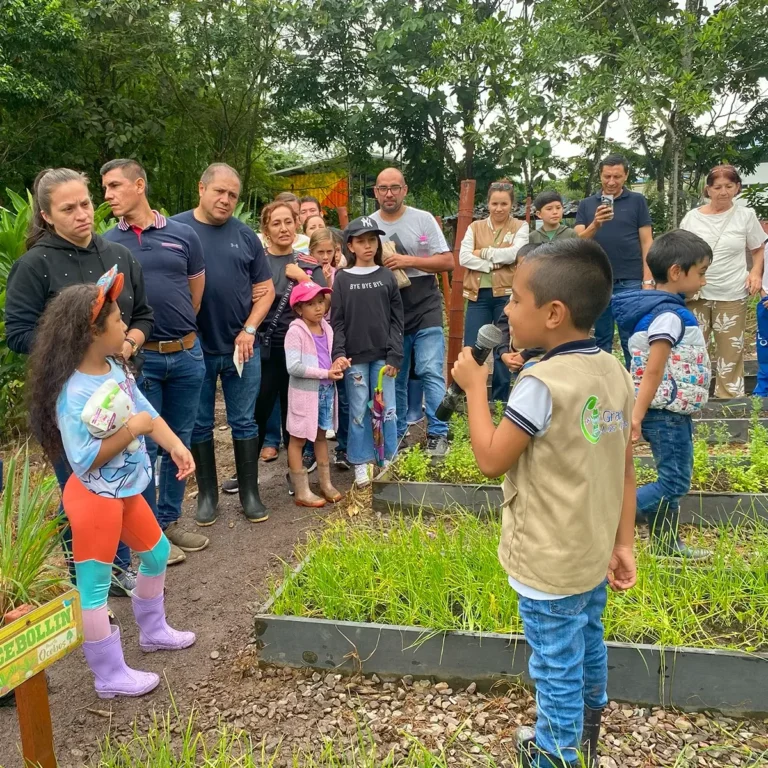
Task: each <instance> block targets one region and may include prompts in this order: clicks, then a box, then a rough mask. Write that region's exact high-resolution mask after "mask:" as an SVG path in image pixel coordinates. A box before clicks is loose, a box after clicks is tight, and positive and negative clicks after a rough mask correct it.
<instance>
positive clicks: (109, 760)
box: [90, 713, 768, 768]
mask: <svg viewBox="0 0 768 768" xmlns="http://www.w3.org/2000/svg"><path fill="white" fill-rule="evenodd" d="M460 730H462V729H460ZM174 731H175V733H174ZM457 734H458V731H457ZM401 735H402V737H403V738H405V739H406V740H407V743H408V747H407V749H406V750H405V752H404V754H402V755H400V756H397V755H396V754H395V753H394V751H386V750H385V749H383V748H381V747H380V746H378V745H377V744H376V741H375V738H374V736H373V734H372V733H371V732H370V731H369V730H367V729H366V728H364V727H363V726H360V728H359V730H358V732H357V734H356V735H354V736H352V737H351V738H350V737H347V738H342V737H341V736H336V737H335V738H325V739H324V740H323V741H322V742H320V740H319V739H318V742H319V743H318V745H317V746H316V747H315V748H314V749H312V750H290V749H286V748H283V747H281V746H278V747H277V748H275V749H273V750H268V749H267V748H266V747H265V739H262V740H256V739H254V738H252V737H251V736H250V735H249V734H248V733H246V732H245V731H239V730H237V729H234V728H231V727H228V726H225V725H222V726H221V728H220V729H219V731H218V732H217V733H213V734H211V733H207V734H203V733H200V732H199V731H197V728H196V717H195V714H194V713H193V714H192V715H190V716H189V717H188V718H186V719H184V718H181V717H180V716H179V715H178V714H176V713H174V715H173V716H171V715H170V714H168V715H166V716H165V717H162V718H157V717H156V718H155V722H154V724H153V725H152V726H151V727H150V728H149V730H148V732H147V734H146V735H144V734H139V733H138V732H137V733H134V735H133V736H132V738H130V739H129V740H128V741H127V742H125V743H122V744H119V743H117V742H114V741H110V740H109V739H107V740H105V741H104V743H103V744H102V745H101V750H100V755H99V757H98V758H96V759H95V760H94V761H92V762H91V763H90V765H91V766H93V767H94V768H96V767H98V768H198V767H199V768H273V766H285V765H289V766H291V767H292V768H448V766H455V765H461V766H483V768H501V766H505V768H519V764H518V762H517V760H516V757H515V755H514V754H512V753H511V751H510V753H509V754H507V755H505V756H504V757H502V758H499V759H495V758H494V757H493V756H492V755H490V754H489V753H488V752H487V750H486V749H484V748H482V747H481V748H480V749H477V747H475V749H476V752H475V753H473V752H472V751H471V750H472V748H473V747H474V744H473V743H472V741H471V740H469V741H467V742H464V743H461V742H459V741H458V740H456V738H451V739H448V741H447V742H446V744H445V746H444V747H442V749H436V748H432V749H430V748H429V747H428V746H427V745H425V744H424V743H423V742H421V741H419V740H418V739H416V738H415V737H413V736H411V735H410V734H408V733H407V732H406V731H402V732H401ZM723 736H724V737H725V742H726V743H723V744H712V745H709V746H704V747H694V746H687V747H685V748H684V749H682V750H681V751H680V752H679V754H677V755H673V756H671V757H670V758H669V762H667V763H665V765H668V766H670V768H690V766H691V765H695V764H696V763H695V762H692V761H695V760H696V758H697V757H698V756H701V757H703V758H706V759H709V760H711V759H713V758H711V757H709V754H710V753H719V754H721V753H722V751H723V750H727V751H728V752H729V753H733V754H736V753H738V755H739V758H740V762H739V765H741V766H744V768H757V766H763V765H765V764H766V763H765V760H766V759H768V753H766V752H765V751H763V750H759V749H758V750H753V749H751V748H749V747H744V746H743V745H740V744H738V743H728V742H731V741H732V738H730V737H729V736H730V735H729V734H725V733H724V734H723Z"/></svg>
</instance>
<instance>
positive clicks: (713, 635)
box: [273, 512, 768, 651]
mask: <svg viewBox="0 0 768 768" xmlns="http://www.w3.org/2000/svg"><path fill="white" fill-rule="evenodd" d="M500 531H501V525H500V522H499V521H498V520H486V521H480V520H478V519H477V518H476V517H475V516H474V515H471V514H467V513H461V512H459V513H456V514H455V515H453V516H451V517H450V518H440V519H437V520H434V521H428V520H424V519H415V520H406V519H404V518H396V519H394V520H392V521H390V522H389V523H387V524H382V525H380V526H379V527H360V526H350V525H349V524H347V523H345V522H344V521H339V522H338V523H337V524H334V525H331V526H330V527H328V528H327V529H326V530H325V531H323V532H322V533H320V534H312V535H311V536H310V539H309V541H308V543H307V544H306V545H305V546H302V547H300V548H299V550H298V552H297V555H298V557H300V558H302V559H303V558H305V557H306V558H308V560H307V562H305V563H304V566H303V568H302V569H301V571H300V572H299V573H298V574H297V575H293V574H292V572H291V570H290V569H289V568H288V567H287V566H286V568H285V572H284V579H285V582H284V588H283V591H282V592H281V594H280V596H279V597H278V598H277V600H276V602H275V604H274V607H273V610H274V613H276V614H278V615H294V616H310V617H324V618H328V619H335V620H338V621H365V622H380V623H384V624H393V625H406V626H417V627H423V628H424V629H425V631H443V630H452V629H460V630H469V631H474V632H500V633H505V634H506V633H509V632H515V633H519V632H520V631H521V625H520V620H519V618H518V615H517V611H516V604H517V596H516V593H515V592H514V590H512V589H510V587H509V584H508V583H507V576H506V574H505V573H504V571H503V569H502V568H501V567H500V566H499V562H498V555H497V552H496V549H497V545H498V541H499V536H500ZM690 538H691V539H692V540H693V541H695V542H696V543H697V545H699V544H702V543H705V544H706V545H707V546H708V547H709V548H710V549H712V550H713V557H712V560H711V561H710V562H709V563H708V564H707V565H706V567H699V566H697V565H695V564H693V563H686V562H684V563H682V564H681V563H679V562H670V561H667V560H663V559H658V558H656V557H654V555H653V554H652V553H651V551H650V550H649V549H648V545H647V542H638V544H637V566H638V567H637V575H638V582H637V585H636V586H635V587H634V588H633V589H631V590H629V591H628V592H624V593H615V592H609V595H608V607H607V609H606V612H605V615H604V623H605V630H606V638H607V639H609V640H616V641H620V642H634V643H656V644H660V645H665V646H692V647H698V648H716V647H723V646H725V647H729V648H739V649H742V650H749V651H755V650H761V649H765V648H767V647H768V602H766V600H765V583H766V579H768V528H766V527H757V528H750V529H744V530H734V529H732V528H724V529H721V530H717V531H715V532H714V533H704V532H701V531H699V532H693V533H692V534H691V535H690Z"/></svg>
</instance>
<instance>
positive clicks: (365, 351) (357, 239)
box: [331, 216, 403, 488]
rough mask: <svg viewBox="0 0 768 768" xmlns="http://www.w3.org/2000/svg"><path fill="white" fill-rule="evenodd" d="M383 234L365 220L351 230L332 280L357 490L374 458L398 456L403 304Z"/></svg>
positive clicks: (335, 354)
mask: <svg viewBox="0 0 768 768" xmlns="http://www.w3.org/2000/svg"><path fill="white" fill-rule="evenodd" d="M383 234H384V233H383V232H382V231H381V230H380V229H379V228H378V227H377V226H376V222H375V221H374V220H373V219H371V218H369V217H368V216H361V217H360V218H357V219H355V220H354V221H352V222H351V223H350V224H349V226H348V227H347V229H346V230H345V232H344V240H345V242H346V244H347V250H348V253H349V255H348V257H347V263H348V267H347V269H344V270H341V271H340V272H339V273H338V274H337V275H336V280H335V283H334V291H333V296H332V298H331V323H332V325H333V332H334V342H333V359H334V360H336V359H338V358H349V359H350V360H351V366H350V369H349V372H348V373H347V375H346V377H345V381H346V389H347V399H348V401H349V433H348V438H347V458H348V460H349V462H350V464H353V465H354V467H355V484H356V485H357V486H358V487H359V488H360V487H364V486H366V485H369V484H370V474H369V465H370V464H371V463H372V462H373V461H375V460H376V459H377V457H378V459H379V463H387V462H389V461H390V460H391V459H392V457H393V456H394V454H395V452H396V451H397V414H396V410H395V377H396V376H397V373H398V370H399V369H400V366H401V365H402V362H403V300H402V298H401V296H400V289H399V288H398V285H397V279H396V278H395V276H394V275H393V274H392V272H390V270H388V269H387V268H386V267H384V266H383V264H382V245H381V239H380V235H383ZM382 372H383V375H381V376H380V374H381V373H382ZM379 380H381V386H382V389H383V395H384V417H383V419H384V420H383V424H382V429H381V441H382V442H383V460H382V458H381V452H380V451H377V444H376V443H374V436H373V424H372V420H371V410H370V408H369V406H368V403H369V402H370V401H371V400H372V399H373V396H374V389H375V388H376V387H377V386H378V385H379ZM377 442H378V441H377Z"/></svg>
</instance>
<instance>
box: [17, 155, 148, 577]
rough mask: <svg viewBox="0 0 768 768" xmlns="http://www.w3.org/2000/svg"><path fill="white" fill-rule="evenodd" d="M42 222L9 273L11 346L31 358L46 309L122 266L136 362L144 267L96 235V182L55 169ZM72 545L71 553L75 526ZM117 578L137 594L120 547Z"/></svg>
mask: <svg viewBox="0 0 768 768" xmlns="http://www.w3.org/2000/svg"><path fill="white" fill-rule="evenodd" d="M34 203H35V206H34V218H33V220H32V222H31V223H30V228H29V235H28V237H27V252H26V253H25V254H23V255H22V256H21V258H19V259H18V261H16V263H15V264H14V265H13V267H12V268H11V271H10V274H9V275H8V285H7V288H6V298H5V333H6V338H7V342H8V346H9V347H10V348H11V349H12V350H13V351H14V352H19V353H20V354H24V355H27V354H29V352H30V349H31V347H32V339H33V336H34V333H35V328H36V326H37V322H38V320H39V319H40V316H41V315H42V314H43V310H44V309H45V306H46V304H47V303H48V302H49V301H50V300H51V299H52V298H53V297H54V296H56V295H57V294H58V293H60V292H61V291H62V290H63V289H64V288H66V287H67V286H70V285H78V284H81V283H95V282H96V281H97V280H98V279H99V278H100V277H101V276H102V275H103V274H104V273H105V272H107V271H108V270H109V269H111V268H112V267H113V266H114V265H115V264H116V265H117V269H118V272H122V273H123V274H124V275H125V287H124V288H123V291H122V293H121V294H120V296H119V298H118V300H117V303H118V305H119V307H120V312H121V313H122V316H123V322H124V323H125V324H126V325H127V326H128V333H127V336H126V340H125V343H124V345H123V357H124V358H125V359H126V360H128V359H129V358H131V357H132V356H133V355H135V354H136V352H137V351H138V350H139V348H140V347H141V345H142V344H143V343H144V341H145V339H146V338H147V337H148V336H149V334H150V332H151V331H152V310H151V308H150V307H149V305H148V304H147V298H146V294H145V290H144V277H143V275H142V272H141V266H140V265H139V263H138V262H137V261H136V259H134V257H133V255H132V254H131V252H130V251H129V250H128V249H127V248H126V247H124V246H122V245H118V244H117V243H111V242H109V241H107V240H105V239H104V238H103V237H101V236H100V235H97V234H96V233H95V232H94V231H93V225H94V220H93V203H92V201H91V196H90V193H89V192H88V179H87V178H86V176H85V175H84V174H82V173H78V172H77V171H73V170H70V169H69V168H49V169H47V170H45V171H42V172H41V173H39V174H38V176H37V178H36V179H35V184H34ZM54 471H55V472H56V478H57V479H58V481H59V484H60V485H61V487H62V488H63V487H64V484H65V483H66V481H67V479H68V478H69V475H70V474H71V473H72V470H71V469H70V467H69V465H68V464H67V462H66V459H63V460H61V461H59V462H57V464H56V466H55V467H54ZM64 539H65V544H66V545H67V546H68V547H70V551H71V533H70V531H69V527H68V526H67V527H66V529H65V532H64ZM115 565H117V566H118V568H119V571H118V573H117V575H116V577H115V578H116V580H117V581H118V582H119V584H120V586H122V588H123V590H125V591H130V590H132V589H133V586H134V584H135V581H136V576H135V574H134V572H133V571H132V570H131V569H130V551H129V550H128V547H126V546H125V545H124V544H121V545H120V548H119V549H118V552H117V557H116V558H115Z"/></svg>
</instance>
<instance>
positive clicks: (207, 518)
mask: <svg viewBox="0 0 768 768" xmlns="http://www.w3.org/2000/svg"><path fill="white" fill-rule="evenodd" d="M191 450H192V458H193V459H194V460H195V477H196V478H197V509H196V510H195V522H196V523H197V524H198V525H200V526H207V525H213V524H214V523H215V522H216V518H217V517H218V516H219V510H218V506H219V481H218V478H217V477H216V453H215V450H214V447H213V438H211V439H210V440H206V441H205V442H203V443H193V444H192V446H191Z"/></svg>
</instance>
